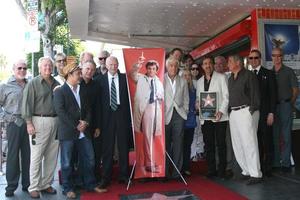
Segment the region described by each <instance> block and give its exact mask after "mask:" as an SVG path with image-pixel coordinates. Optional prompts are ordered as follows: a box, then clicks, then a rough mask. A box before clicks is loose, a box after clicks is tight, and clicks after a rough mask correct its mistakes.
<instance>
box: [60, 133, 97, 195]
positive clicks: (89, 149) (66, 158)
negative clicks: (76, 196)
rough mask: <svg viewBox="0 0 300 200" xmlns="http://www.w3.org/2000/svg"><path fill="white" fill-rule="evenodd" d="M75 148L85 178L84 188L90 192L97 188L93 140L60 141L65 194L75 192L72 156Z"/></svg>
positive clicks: (85, 138)
mask: <svg viewBox="0 0 300 200" xmlns="http://www.w3.org/2000/svg"><path fill="white" fill-rule="evenodd" d="M75 147H76V148H77V150H78V155H79V157H78V158H79V161H80V163H81V165H80V166H81V167H82V168H81V170H80V172H81V173H82V174H81V175H82V177H83V184H84V185H83V187H84V188H85V189H86V190H88V191H93V190H94V188H95V187H96V178H95V174H94V168H95V156H94V149H93V145H92V141H91V139H89V138H87V137H84V138H81V139H76V140H61V141H60V151H61V154H60V155H61V172H62V185H63V190H64V191H63V192H64V193H67V192H69V191H73V190H74V180H73V176H72V174H73V173H72V172H73V165H74V163H73V162H72V154H73V150H74V148H75Z"/></svg>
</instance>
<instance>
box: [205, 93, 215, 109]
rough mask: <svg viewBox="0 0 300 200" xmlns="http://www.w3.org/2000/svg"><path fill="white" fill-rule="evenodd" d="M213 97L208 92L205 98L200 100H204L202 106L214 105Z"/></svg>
mask: <svg viewBox="0 0 300 200" xmlns="http://www.w3.org/2000/svg"><path fill="white" fill-rule="evenodd" d="M215 100H216V99H215V98H211V97H210V95H209V94H207V96H206V97H205V98H202V101H203V102H204V106H203V107H207V106H211V107H214V102H215Z"/></svg>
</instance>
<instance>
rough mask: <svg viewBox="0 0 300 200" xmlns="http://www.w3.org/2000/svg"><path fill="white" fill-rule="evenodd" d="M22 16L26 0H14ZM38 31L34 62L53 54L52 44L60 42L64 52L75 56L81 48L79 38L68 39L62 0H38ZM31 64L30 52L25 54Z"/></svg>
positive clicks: (25, 14) (24, 12)
mask: <svg viewBox="0 0 300 200" xmlns="http://www.w3.org/2000/svg"><path fill="white" fill-rule="evenodd" d="M15 1H16V3H17V5H18V7H19V9H20V10H21V13H22V14H23V16H24V17H26V16H27V13H26V7H27V0H15ZM38 21H39V31H40V32H41V47H42V48H41V49H42V51H41V52H38V53H35V56H34V63H35V64H36V63H37V59H38V58H39V57H41V56H43V55H44V56H50V57H53V56H54V52H53V46H54V45H55V44H61V45H63V46H64V50H66V51H64V52H68V55H73V56H76V55H77V54H78V53H79V51H81V50H82V49H83V48H82V47H81V45H80V41H79V40H72V39H70V31H69V27H68V19H67V14H66V6H65V1H64V0H39V17H38ZM27 60H28V66H31V62H32V61H31V54H29V55H28V56H27Z"/></svg>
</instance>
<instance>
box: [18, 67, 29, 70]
mask: <svg viewBox="0 0 300 200" xmlns="http://www.w3.org/2000/svg"><path fill="white" fill-rule="evenodd" d="M17 70H19V71H21V70H24V71H26V70H27V67H18V68H17Z"/></svg>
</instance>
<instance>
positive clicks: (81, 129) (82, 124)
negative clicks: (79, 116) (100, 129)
mask: <svg viewBox="0 0 300 200" xmlns="http://www.w3.org/2000/svg"><path fill="white" fill-rule="evenodd" d="M87 126H88V123H87V122H86V121H83V120H79V124H78V125H77V130H78V131H79V132H84V131H85V129H86V128H87Z"/></svg>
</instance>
